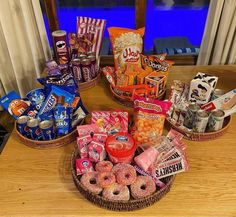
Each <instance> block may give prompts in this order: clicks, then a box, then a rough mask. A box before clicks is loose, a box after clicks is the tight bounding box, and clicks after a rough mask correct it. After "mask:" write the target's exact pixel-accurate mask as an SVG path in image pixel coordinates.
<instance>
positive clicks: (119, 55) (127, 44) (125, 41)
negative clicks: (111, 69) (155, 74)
mask: <svg viewBox="0 0 236 217" xmlns="http://www.w3.org/2000/svg"><path fill="white" fill-rule="evenodd" d="M144 30H145V29H144V28H140V29H137V30H132V29H126V28H118V27H111V28H108V32H109V35H110V39H111V43H112V50H113V53H114V62H115V68H116V69H118V68H121V69H125V66H126V63H129V62H132V63H137V64H138V65H140V66H141V61H140V53H142V49H143V39H142V37H143V35H144Z"/></svg>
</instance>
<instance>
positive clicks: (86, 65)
mask: <svg viewBox="0 0 236 217" xmlns="http://www.w3.org/2000/svg"><path fill="white" fill-rule="evenodd" d="M81 72H82V76H83V80H84V81H85V82H87V81H90V80H92V75H91V61H90V59H88V58H84V59H82V60H81Z"/></svg>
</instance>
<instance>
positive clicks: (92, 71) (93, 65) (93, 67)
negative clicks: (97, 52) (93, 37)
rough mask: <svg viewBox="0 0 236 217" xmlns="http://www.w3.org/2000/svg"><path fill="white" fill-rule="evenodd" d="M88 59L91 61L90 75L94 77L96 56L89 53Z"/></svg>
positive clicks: (95, 74) (95, 73)
mask: <svg viewBox="0 0 236 217" xmlns="http://www.w3.org/2000/svg"><path fill="white" fill-rule="evenodd" d="M88 59H90V61H91V76H92V78H95V77H96V76H97V63H96V56H93V55H90V56H88Z"/></svg>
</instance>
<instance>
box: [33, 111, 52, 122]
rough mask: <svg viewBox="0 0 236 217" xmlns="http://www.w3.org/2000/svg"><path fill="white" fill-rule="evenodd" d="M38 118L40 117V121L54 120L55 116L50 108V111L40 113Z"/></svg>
mask: <svg viewBox="0 0 236 217" xmlns="http://www.w3.org/2000/svg"><path fill="white" fill-rule="evenodd" d="M37 117H38V119H40V121H46V120H48V121H50V120H51V121H54V116H53V111H52V110H50V111H49V112H46V113H43V114H39V115H38V116H37Z"/></svg>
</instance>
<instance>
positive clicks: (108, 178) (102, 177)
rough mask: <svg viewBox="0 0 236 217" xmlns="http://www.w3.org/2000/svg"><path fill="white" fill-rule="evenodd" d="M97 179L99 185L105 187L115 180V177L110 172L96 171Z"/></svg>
mask: <svg viewBox="0 0 236 217" xmlns="http://www.w3.org/2000/svg"><path fill="white" fill-rule="evenodd" d="M97 181H98V185H99V186H100V187H102V188H106V187H109V186H110V185H112V184H114V183H115V182H116V177H115V175H114V174H113V173H112V172H101V173H98V176H97Z"/></svg>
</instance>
